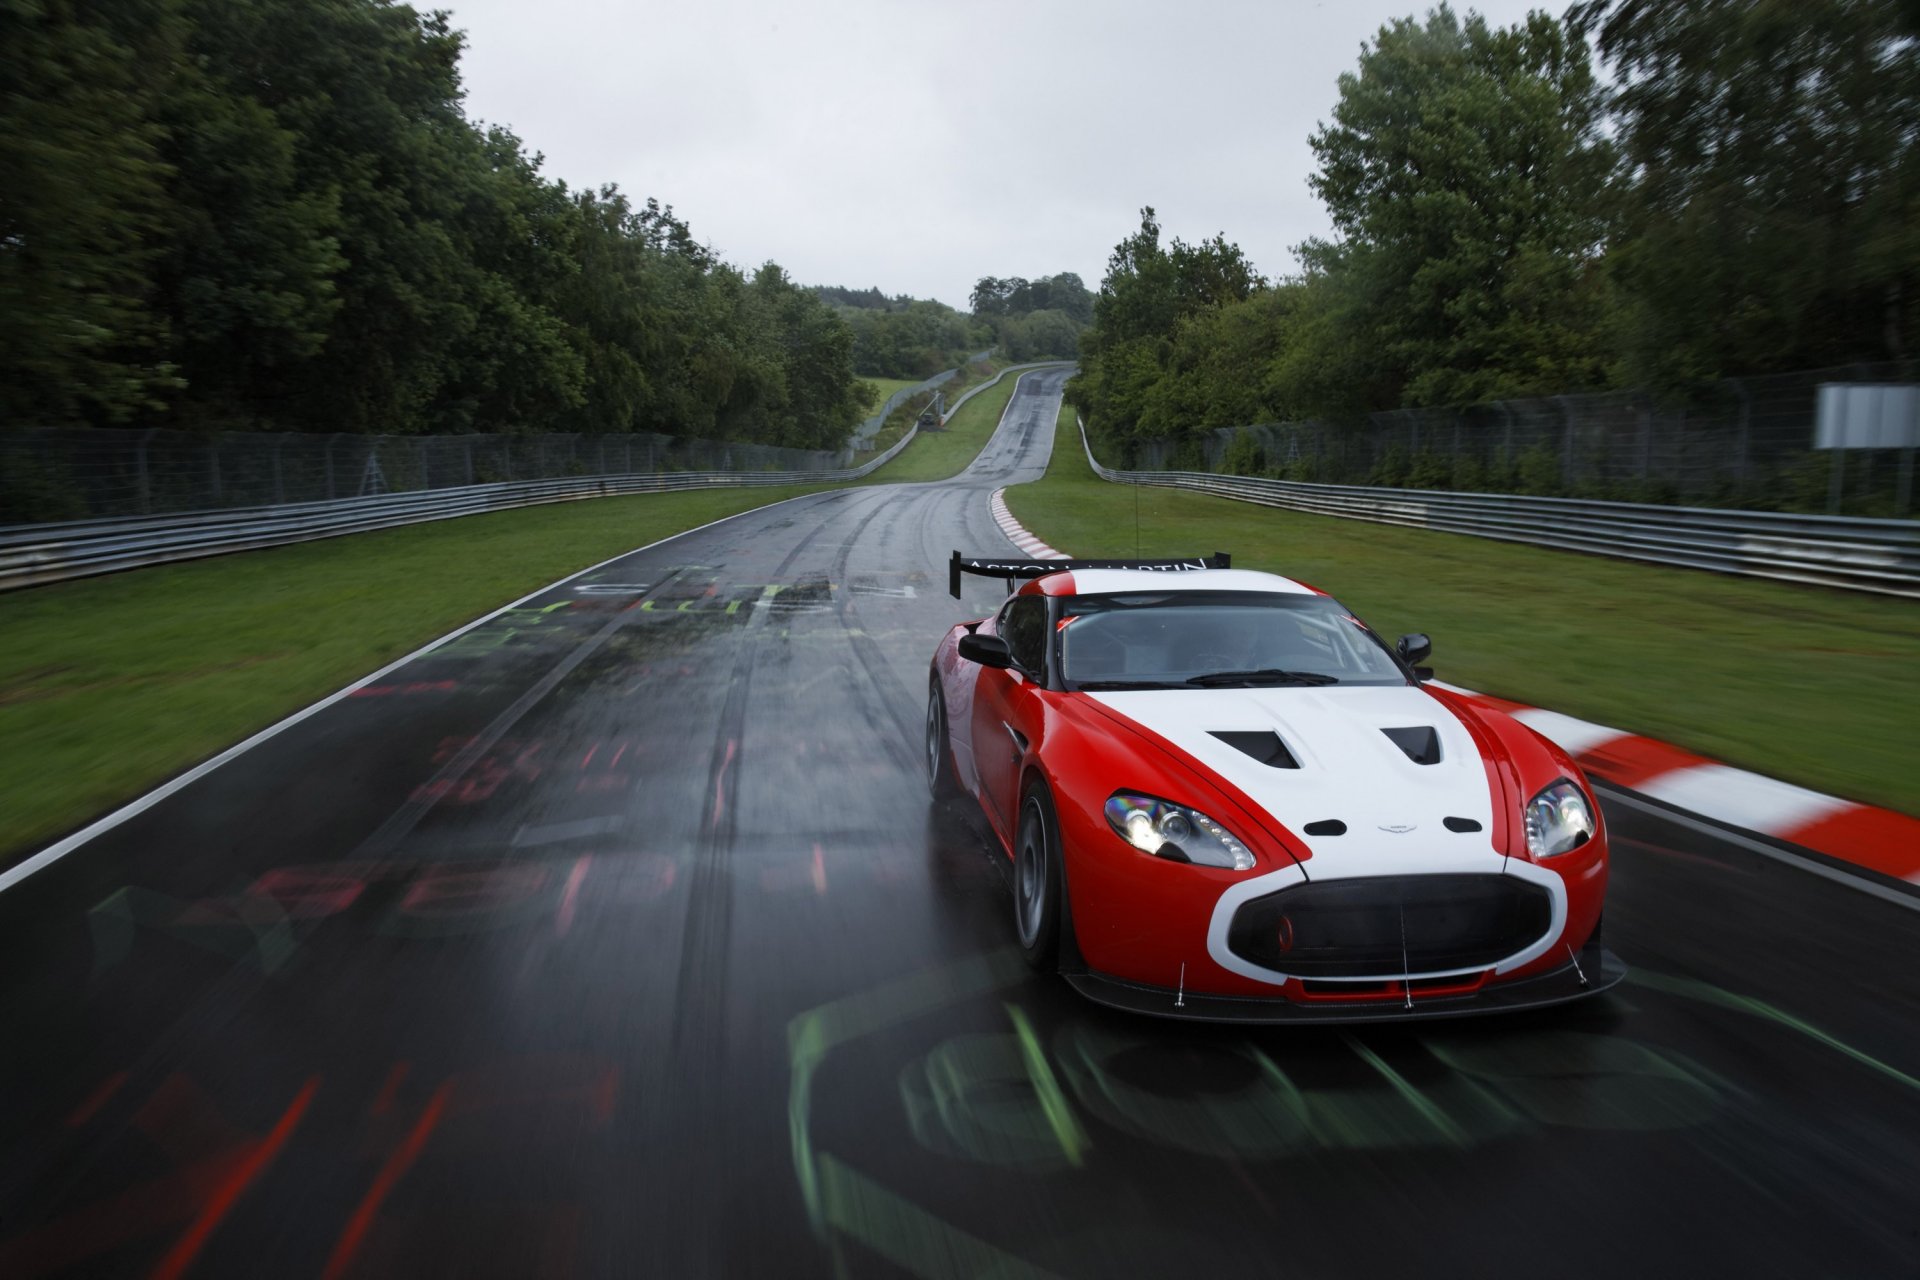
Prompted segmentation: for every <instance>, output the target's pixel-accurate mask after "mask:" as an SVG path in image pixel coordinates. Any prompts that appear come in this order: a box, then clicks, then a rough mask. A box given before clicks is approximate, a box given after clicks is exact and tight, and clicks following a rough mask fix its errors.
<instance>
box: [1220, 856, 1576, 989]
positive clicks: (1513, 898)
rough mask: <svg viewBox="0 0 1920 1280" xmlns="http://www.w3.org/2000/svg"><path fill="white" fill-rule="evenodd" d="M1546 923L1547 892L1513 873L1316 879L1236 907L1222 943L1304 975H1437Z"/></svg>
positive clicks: (1466, 965) (1514, 946) (1471, 964)
mask: <svg viewBox="0 0 1920 1280" xmlns="http://www.w3.org/2000/svg"><path fill="white" fill-rule="evenodd" d="M1552 919H1553V901H1552V899H1551V898H1550V897H1549V896H1548V894H1547V891H1546V890H1545V889H1543V888H1541V887H1540V886H1538V885H1534V884H1529V883H1527V882H1526V881H1524V880H1520V879H1517V878H1515V877H1513V876H1504V875H1431V876H1374V877H1368V878H1365V879H1357V880H1319V881H1312V882H1309V883H1307V884H1300V885H1295V886H1293V887H1292V888H1288V889H1282V890H1280V891H1279V892H1278V893H1270V894H1267V895H1266V896H1265V897H1261V898H1254V899H1251V900H1250V901H1248V902H1245V903H1243V904H1242V905H1241V906H1240V909H1239V910H1237V911H1235V912H1234V913H1233V923H1232V925H1231V926H1230V927H1229V928H1228V931H1227V949H1228V950H1229V951H1231V952H1233V954H1235V955H1236V956H1239V957H1240V958H1241V959H1242V960H1246V961H1249V962H1251V963H1253V964H1257V965H1259V966H1261V967H1262V968H1265V969H1273V970H1277V971H1279V972H1281V973H1287V974H1292V975H1294V976H1296V977H1301V978H1360V977H1368V976H1372V975H1376V974H1390V973H1393V974H1397V973H1435V972H1441V971H1445V970H1450V969H1474V968H1480V967H1484V966H1488V965H1492V964H1494V963H1495V962H1496V961H1499V960H1503V959H1505V958H1506V957H1507V956H1510V955H1512V954H1513V953H1514V952H1516V951H1519V950H1521V949H1523V948H1524V947H1526V946H1527V944H1529V943H1531V942H1534V941H1535V940H1537V939H1538V938H1539V937H1540V936H1541V935H1542V934H1544V933H1545V932H1546V931H1547V926H1548V925H1549V924H1550V923H1552Z"/></svg>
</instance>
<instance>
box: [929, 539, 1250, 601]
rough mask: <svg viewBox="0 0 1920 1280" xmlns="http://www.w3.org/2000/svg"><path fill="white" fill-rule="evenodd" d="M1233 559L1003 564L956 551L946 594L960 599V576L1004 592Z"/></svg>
mask: <svg viewBox="0 0 1920 1280" xmlns="http://www.w3.org/2000/svg"><path fill="white" fill-rule="evenodd" d="M1232 567H1233V557H1232V556H1230V555H1228V554H1227V553H1226V552H1224V551H1216V552H1214V553H1213V554H1212V555H1210V556H1189V557H1187V558H1185V559H1181V560H1142V559H1139V558H1135V559H1132V560H1003V559H999V558H997V557H991V556H963V555H961V554H960V553H959V552H958V551H956V552H954V553H953V559H951V560H949V561H948V562H947V591H948V593H949V594H950V595H952V596H953V598H954V599H955V600H958V599H959V598H960V575H961V574H963V573H970V574H973V575H974V576H975V577H980V578H1005V579H1007V580H1008V581H1007V590H1008V592H1012V590H1013V583H1014V582H1015V581H1017V580H1021V579H1026V578H1043V577H1045V576H1046V575H1047V574H1049V573H1072V572H1073V571H1074V570H1076V569H1150V570H1154V571H1156V572H1160V573H1184V572H1187V571H1190V570H1193V569H1231V568H1232Z"/></svg>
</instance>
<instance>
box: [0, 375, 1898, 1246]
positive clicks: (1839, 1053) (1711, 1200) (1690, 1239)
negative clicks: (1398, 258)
mask: <svg viewBox="0 0 1920 1280" xmlns="http://www.w3.org/2000/svg"><path fill="white" fill-rule="evenodd" d="M1064 376H1065V375H1064V373H1056V372H1048V373H1041V374H1033V375H1028V376H1027V377H1026V378H1025V379H1024V380H1023V381H1022V383H1021V386H1020V390H1019V392H1018V393H1017V394H1016V396H1015V398H1014V400H1013V401H1012V402H1011V404H1010V406H1009V410H1008V413H1007V416H1006V418H1005V420H1004V423H1003V426H1002V428H1001V430H1000V432H999V433H998V434H997V435H996V436H995V438H994V440H993V441H992V443H991V444H990V445H989V446H988V448H987V449H986V451H985V452H984V453H983V454H982V456H981V458H980V459H979V461H978V462H977V463H976V464H975V465H974V467H973V468H971V469H970V470H969V471H968V472H967V473H966V474H965V475H963V476H962V477H960V478H958V479H956V480H953V481H949V482H946V483H941V484H928V485H912V486H876V487H871V488H856V489H847V490H840V491H836V492H831V493H822V494H815V495H812V496H809V497H805V498H800V499H796V500H794V501H791V502H788V503H784V504H781V505H779V506H775V507H771V508H766V509H763V510H761V511H758V512H753V513H749V514H748V515H746V516H742V517H739V518H735V519H732V520H729V521H725V522H723V523H721V524H718V525H715V526H712V527H709V528H707V529H705V530H701V531H698V532H695V533H693V534H691V535H688V536H685V537H681V538H678V539H675V540H671V541H669V542H666V543H664V544H661V545H658V546H656V547H653V548H650V549H647V550H643V551H640V552H636V553H634V554H632V555H629V556H626V557H624V558H622V559H619V560H616V561H614V562H611V563H609V564H606V565H603V566H599V567H598V568H596V569H594V570H591V571H589V572H588V573H586V574H585V575H583V576H580V577H578V578H576V579H573V580H570V581H568V582H566V583H563V584H560V585H558V586H556V587H554V588H552V589H550V590H548V591H546V592H544V593H542V594H541V595H539V596H537V597H535V598H534V599H532V600H530V601H527V602H525V603H523V604H521V605H519V606H517V607H515V608H513V609H511V610H508V611H507V612H505V613H503V614H501V615H499V616H497V617H495V618H493V619H492V620H490V621H488V622H487V623H485V624H484V625H482V626H480V627H478V628H475V629H473V630H471V631H469V632H467V633H465V634H463V635H461V636H459V637H457V638H456V639H454V640H453V641H451V642H449V643H448V644H446V645H443V646H441V647H440V648H438V649H436V650H434V651H433V652H431V653H429V654H427V655H425V656H423V657H420V658H417V659H415V660H414V661H412V662H411V663H409V664H407V665H406V666H404V667H402V668H401V669H399V670H397V671H394V672H391V673H389V674H387V675H384V676H382V677H381V678H380V679H379V680H378V681H377V682H375V683H373V684H370V685H367V686H366V687H364V688H362V689H360V690H358V691H357V693H356V695H355V696H352V697H348V698H345V699H342V700H341V701H339V702H337V703H334V704H333V705H331V706H328V707H326V708H324V709H323V710H321V711H319V712H318V713H317V714H315V715H313V716H311V717H308V718H306V719H304V720H302V721H300V722H299V723H297V724H295V725H293V726H292V727H290V728H288V729H287V730H286V731H284V732H282V733H279V734H277V735H275V736H273V737H271V738H270V739H268V740H266V741H265V742H263V743H262V744H260V745H258V746H256V747H255V748H254V749H252V750H251V751H248V752H246V753H245V754H243V755H241V756H239V757H238V758H236V759H234V760H232V761H231V762H229V763H227V764H225V765H223V766H222V767H220V768H219V769H217V770H214V771H212V772H210V773H208V774H207V775H206V776H204V777H202V778H200V779H198V780H196V781H194V782H193V783H191V784H190V785H188V786H186V787H185V788H183V789H181V790H180V791H179V792H178V793H177V794H174V795H171V796H170V797H168V798H166V799H164V800H162V801H161V802H160V803H158V804H155V805H153V806H152V807H150V808H148V809H146V810H145V811H144V812H141V813H139V814H138V815H136V816H134V817H132V818H130V819H129V820H127V821H126V822H124V823H122V824H120V825H119V826H117V827H115V828H113V829H112V830H110V831H108V832H106V833H105V834H103V835H101V836H99V837H98V838H96V839H94V840H92V841H91V842H89V843H87V844H85V845H82V846H81V847H79V848H78V849H77V850H75V851H74V852H72V853H70V854H69V855H67V856H65V857H63V858H61V859H59V860H58V861H55V862H53V863H52V864H51V865H49V866H46V867H45V868H43V869H41V870H39V871H38V872H36V873H35V874H33V875H31V876H29V877H27V878H25V879H24V880H22V881H20V882H19V883H17V884H15V885H13V886H12V887H11V888H9V889H7V890H6V891H5V892H4V893H0V974H4V977H0V984H3V985H0V991H4V993H5V998H6V1004H5V1010H6V1018H7V1022H6V1030H7V1034H6V1035H5V1037H4V1040H3V1041H0V1150H4V1151H5V1152H6V1156H5V1160H4V1163H3V1164H0V1276H4V1277H8V1278H9V1280H11V1278H12V1277H17V1276H32V1275H41V1274H71V1275H122V1274H124V1275H149V1274H151V1275H159V1276H171V1275H182V1274H187V1273H188V1272H192V1273H193V1274H206V1275H221V1276H245V1277H253V1276H266V1275H328V1276H335V1275H338V1276H345V1275H375V1276H379V1275H399V1276H412V1275H440V1274H447V1275H453V1274H457V1275H462V1276H502V1277H523V1276H536V1275H590V1276H624V1275H639V1274H658V1275H662V1276H675V1277H678V1276H697V1275H709V1274H714V1275H718V1274H726V1275H753V1276H787V1275H795V1276H810V1275H849V1276H898V1275H920V1276H940V1277H945V1276H972V1275H993V1276H996V1277H1011V1276H1024V1275H1035V1274H1049V1273H1050V1274H1058V1275H1065V1276H1086V1277H1108V1276H1131V1275H1141V1276H1164V1275H1168V1274H1180V1275H1187V1274H1194V1275H1262V1276H1267V1275H1272V1276H1334V1275H1373V1274H1386V1273H1391V1272H1406V1273H1412V1274H1419V1275H1422V1276H1436V1275H1437V1276H1447V1275H1463V1276H1464V1275H1474V1276H1484V1275H1523V1274H1524V1275H1538V1274H1547V1275H1595V1276H1600V1275H1606V1276H1617V1275H1620V1274H1624V1273H1632V1274H1652V1275H1666V1274H1689V1273H1692V1274H1710V1275H1718V1274H1729V1273H1735V1272H1744V1273H1748V1274H1826V1275H1909V1274H1912V1273H1913V1272H1914V1269H1915V1265H1916V1264H1915V1259H1916V1257H1920V1221H1916V1218H1915V1215H1914V1212H1913V1208H1914V1203H1915V1195H1914V1190H1913V1188H1914V1187H1915V1186H1916V1185H1920V1079H1916V1077H1920V1031H1917V1029H1920V975H1917V974H1916V972H1915V965H1914V957H1915V956H1916V955H1920V927H1916V926H1920V915H1916V913H1915V911H1914V910H1913V909H1912V907H1913V905H1914V904H1913V903H1912V902H1910V901H1904V900H1886V899H1883V898H1881V897H1875V896H1872V895H1870V894H1867V893H1864V892H1859V891H1856V890H1854V889H1852V888H1850V887H1848V886H1847V885H1845V884H1843V883H1836V882H1834V881H1832V880H1830V879H1825V878H1819V877H1815V876H1813V875H1811V874H1808V873H1807V872H1805V871H1802V870H1799V869H1796V868H1794V867H1791V866H1787V865H1784V864H1782V863H1780V862H1777V861H1774V860H1772V859H1770V858H1767V857H1765V856H1763V855H1761V854H1759V853H1756V852H1753V851H1751V850H1749V849H1747V848H1744V847H1742V846H1741V845H1738V844H1735V843H1731V842H1728V841H1723V840H1720V839H1718V838H1716V837H1715V836H1713V835H1712V834H1710V833H1706V832H1703V831H1701V830H1699V829H1697V828H1695V827H1693V826H1689V825H1682V824H1679V823H1676V822H1673V821H1670V820H1668V819H1667V818H1665V817H1663V816H1661V815H1659V814H1657V813H1651V812H1648V811H1646V810H1644V809H1642V808H1640V807H1637V806H1624V805H1619V804H1610V805H1609V807H1608V821H1609V824H1610V826H1611V831H1612V835H1613V851H1614V874H1613V884H1612V892H1611V899H1610V903H1609V909H1608V912H1607V929H1606V937H1607V942H1608V945H1609V946H1610V947H1611V948H1612V949H1613V950H1614V951H1616V952H1618V953H1619V954H1620V956H1621V957H1622V958H1623V959H1625V960H1626V962H1627V963H1628V965H1629V966H1631V967H1632V969H1633V973H1632V975H1631V976H1630V977H1629V979H1628V981H1627V982H1626V984H1625V985H1623V986H1622V987H1621V988H1619V989H1618V993H1617V994H1614V995H1610V996H1607V997H1602V998H1600V999H1597V1000H1594V1001H1588V1002H1585V1003H1583V1004H1581V1005H1578V1006H1574V1007H1571V1008H1568V1009H1565V1010H1561V1011H1556V1012H1551V1013H1546V1014H1539V1015H1528V1016H1522V1017H1506V1018H1499V1019H1486V1020H1466V1021H1461V1022H1457V1023H1449V1024H1443V1025H1434V1026H1422V1027H1417V1028H1411V1029H1403V1030H1396V1029H1392V1028H1371V1027H1369V1028H1360V1029H1353V1030H1346V1031H1330V1030H1326V1029H1320V1028H1307V1029H1274V1030H1256V1031H1252V1032H1249V1031H1248V1030H1246V1029H1225V1028H1221V1029H1216V1028H1206V1027H1198V1028H1196V1027H1193V1026H1189V1025H1184V1024H1171V1023H1165V1022H1158V1021H1151V1020H1146V1019H1141V1018H1135V1017H1127V1016H1123V1015H1119V1014H1112V1013H1109V1012H1107V1011H1105V1010H1102V1009H1099V1008H1096V1007H1094V1006H1091V1005H1089V1004H1087V1003H1086V1002H1084V1001H1082V1000H1080V999H1079V998H1077V997H1075V996H1074V995H1072V994H1071V993H1070V992H1069V991H1068V990H1067V988H1066V986H1065V985H1064V984H1063V983H1061V982H1060V981H1058V980H1057V979H1044V980H1043V979H1037V978H1035V977H1033V976H1031V975H1029V974H1028V973H1026V972H1025V970H1024V969H1023V968H1022V967H1021V965H1020V963H1019V960H1018V956H1017V952H1016V951H1015V950H1014V948H1013V946H1012V922H1011V914H1012V913H1011V908H1010V906H1009V903H1008V896H1007V893H1006V889H1005V887H1004V884H1003V876H1002V873H1001V869H1000V866H999V863H998V861H997V860H996V859H997V855H996V854H994V853H991V852H990V851H989V849H988V846H987V844H986V841H985V839H984V838H983V836H982V835H981V833H980V831H979V830H978V829H976V828H975V827H973V826H971V825H968V824H966V823H964V822H961V821H958V820H956V819H955V818H954V817H953V816H952V815H951V814H942V813H940V812H938V811H935V810H932V809H931V808H930V806H929V804H928V802H927V798H926V788H925V784H924V781H923V779H922V766H921V732H922V723H921V717H922V713H923V708H924V700H925V691H926V670H927V661H928V657H929V655H930V654H931V652H932V650H933V647H934V645H935V643H936V642H937V641H938V639H939V637H940V636H941V634H942V633H943V632H944V630H945V629H946V627H947V626H948V625H949V624H950V623H952V622H953V621H956V620H958V619H960V618H963V617H973V616H978V615H980V614H982V613H984V612H986V611H988V610H989V609H990V608H991V607H992V606H993V604H994V603H995V602H996V601H997V600H998V599H999V598H1001V595H1002V592H1003V588H1002V586H1001V584H999V583H996V582H991V581H986V582H969V583H968V584H967V586H966V588H965V589H966V592H967V599H966V601H964V602H955V601H953V600H951V599H949V598H948V597H947V595H946V593H945V567H946V559H947V555H948V553H949V552H950V551H951V550H953V549H954V548H956V547H958V548H963V549H969V550H980V551H989V552H1004V551H1006V550H1007V549H1008V544H1007V542H1006V540H1005V537H1004V535H1002V534H1001V533H1000V532H999V530H998V528H997V527H996V526H995V524H994V522H993V520H992V518H991V516H990V515H989V512H988V504H987V496H988V494H989V493H990V492H991V491H992V490H993V489H995V488H997V487H1000V486H1002V485H1007V484H1014V483H1020V482H1022V481H1025V480H1030V479H1034V478H1036V477H1037V476H1038V475H1039V473H1040V468H1042V467H1044V465H1045V461H1046V458H1047V456H1048V449H1049V446H1050V443H1051V438H1052V431H1053V423H1054V419H1055V410H1056V407H1057V397H1058V389H1059V385H1060V383H1061V381H1062V379H1063V378H1064ZM1214 549H1215V548H1212V547H1196V548H1194V550H1195V551H1212V550H1214ZM1226 549H1227V550H1229V551H1230V550H1232V548H1226ZM458 571H459V568H458V566H457V565H455V566H449V568H448V572H458ZM1323 585H1326V586H1328V587H1329V588H1330V589H1333V590H1335V591H1337V590H1338V589H1339V585H1340V584H1338V583H1327V584H1323ZM314 625H315V627H316V628H320V627H324V626H325V625H326V621H325V619H315V620H314ZM1437 639H1439V640H1440V641H1441V642H1442V643H1443V644H1444V637H1437ZM1441 674H1442V675H1443V676H1444V675H1445V671H1444V670H1442V672H1441Z"/></svg>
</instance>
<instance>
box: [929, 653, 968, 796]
mask: <svg viewBox="0 0 1920 1280" xmlns="http://www.w3.org/2000/svg"><path fill="white" fill-rule="evenodd" d="M925 755H926V765H927V790H928V791H930V792H932V793H933V798H934V800H935V801H936V802H937V803H940V804H945V803H947V802H948V801H951V800H957V799H959V798H960V781H959V779H958V778H957V777H955V776H954V771H953V740H952V739H951V738H950V737H949V736H948V734H947V699H946V695H945V694H943V693H942V692H941V691H940V677H939V676H938V675H934V676H930V677H929V678H928V680H927V740H926V750H925Z"/></svg>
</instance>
